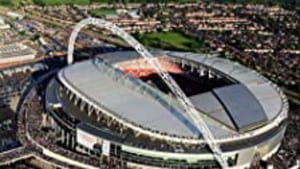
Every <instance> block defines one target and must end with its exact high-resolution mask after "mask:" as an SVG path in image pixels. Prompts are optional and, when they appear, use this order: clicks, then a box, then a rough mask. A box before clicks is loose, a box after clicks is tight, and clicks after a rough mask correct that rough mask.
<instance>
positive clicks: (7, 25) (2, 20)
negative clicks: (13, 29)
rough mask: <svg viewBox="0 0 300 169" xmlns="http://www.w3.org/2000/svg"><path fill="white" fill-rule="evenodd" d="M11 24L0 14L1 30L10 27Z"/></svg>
mask: <svg viewBox="0 0 300 169" xmlns="http://www.w3.org/2000/svg"><path fill="white" fill-rule="evenodd" d="M9 28H10V25H9V24H6V23H5V21H4V18H3V17H2V16H1V15H0V30H1V29H9Z"/></svg>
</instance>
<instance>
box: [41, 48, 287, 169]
mask: <svg viewBox="0 0 300 169" xmlns="http://www.w3.org/2000/svg"><path fill="white" fill-rule="evenodd" d="M156 57H157V58H158V60H159V62H160V64H161V65H162V68H163V70H164V71H167V72H169V73H170V74H171V76H172V77H173V78H174V79H175V81H176V82H177V83H178V85H179V86H180V87H181V89H182V90H183V91H184V93H185V94H186V95H187V96H188V97H189V99H190V100H191V102H192V103H193V104H194V105H195V107H196V109H197V111H199V113H200V114H201V116H202V118H203V119H204V120H205V122H206V124H207V125H208V128H209V129H210V131H211V132H212V134H213V136H214V138H215V139H216V142H217V143H218V144H220V147H221V149H222V151H223V153H224V157H225V158H226V160H227V161H228V163H229V165H230V166H231V167H233V168H245V167H249V165H250V164H251V162H252V161H254V160H255V159H257V158H258V157H259V158H262V159H265V158H268V157H269V156H271V155H272V154H273V153H275V152H276V151H277V149H278V148H279V146H280V142H281V140H282V138H283V136H284V132H285V128H286V117H287V112H288V103H287V99H286V97H285V95H284V94H283V93H282V91H281V90H280V89H279V88H278V87H277V86H276V85H274V84H272V83H271V82H270V81H269V80H267V79H266V78H264V77H262V76H261V75H259V74H257V73H256V72H254V71H252V70H250V69H248V68H246V67H243V66H241V65H239V64H237V63H233V62H231V61H229V60H225V59H221V58H217V57H214V56H211V55H204V54H193V53H181V52H158V53H156ZM45 107H46V109H47V111H48V112H49V121H48V123H49V124H50V126H51V127H53V129H54V130H55V131H56V132H57V133H59V134H60V135H61V139H62V140H63V144H64V145H65V146H66V147H68V148H70V149H73V150H75V151H78V152H80V153H84V154H89V155H91V156H99V157H100V156H106V157H113V158H117V159H120V160H122V161H125V162H126V163H127V166H130V167H133V166H134V167H141V168H218V167H219V164H218V163H217V161H216V160H215V159H214V156H213V154H212V153H211V150H210V149H209V148H208V145H207V144H206V143H205V141H204V139H203V136H202V134H201V131H200V130H199V129H198V128H197V127H195V124H194V122H193V121H192V120H191V119H190V118H188V117H187V116H185V113H184V110H183V108H182V106H181V104H180V103H179V101H178V100H176V98H174V96H173V94H172V92H171V91H170V90H169V89H168V88H167V86H166V85H165V84H164V83H163V82H162V81H161V80H160V79H159V77H158V75H157V74H156V71H155V70H154V69H153V68H151V66H149V65H148V64H147V62H145V61H144V60H143V59H141V58H139V56H138V55H137V54H136V53H135V52H115V53H108V54H104V55H100V56H98V57H97V58H95V59H90V60H86V61H82V62H78V63H75V64H73V65H70V66H68V67H65V68H64V69H62V70H60V72H59V73H58V75H57V77H56V78H54V79H53V80H52V81H51V82H49V84H48V87H47V90H46V105H45Z"/></svg>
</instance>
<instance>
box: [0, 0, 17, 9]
mask: <svg viewBox="0 0 300 169" xmlns="http://www.w3.org/2000/svg"><path fill="white" fill-rule="evenodd" d="M0 5H1V6H5V7H12V6H13V5H14V4H13V3H12V1H11V0H0Z"/></svg>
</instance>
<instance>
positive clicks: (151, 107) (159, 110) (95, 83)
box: [62, 60, 199, 137]
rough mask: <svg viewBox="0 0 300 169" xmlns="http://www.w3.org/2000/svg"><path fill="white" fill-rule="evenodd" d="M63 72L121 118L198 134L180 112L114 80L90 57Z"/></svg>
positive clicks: (159, 128)
mask: <svg viewBox="0 0 300 169" xmlns="http://www.w3.org/2000/svg"><path fill="white" fill-rule="evenodd" d="M62 75H63V78H64V79H65V80H66V81H68V83H69V84H70V85H72V86H74V88H76V89H77V90H78V91H79V92H80V93H81V94H82V96H85V97H88V98H89V99H90V100H91V101H93V102H95V103H97V104H98V105H101V107H104V108H106V109H108V110H110V111H111V112H113V113H114V114H116V115H117V116H119V117H121V118H123V119H126V120H128V121H130V122H133V123H135V124H137V125H141V126H143V127H145V128H149V129H152V130H156V131H160V132H163V133H168V134H170V135H180V136H186V137H193V136H194V137H197V136H198V135H197V133H196V132H195V131H193V127H191V125H193V124H191V123H190V122H189V121H188V120H187V119H184V117H183V116H182V115H180V113H174V112H173V111H171V110H169V109H168V108H167V107H165V106H163V105H162V104H160V103H159V102H158V101H157V100H155V99H153V98H151V97H150V96H149V95H145V94H142V93H140V92H138V91H135V90H132V89H131V88H129V87H128V86H126V85H125V84H121V83H119V82H118V81H115V80H114V79H113V78H112V77H110V76H108V75H107V74H105V73H103V72H101V71H100V70H99V69H98V68H97V66H95V64H94V63H93V62H92V61H91V60H88V61H84V62H80V63H75V64H74V65H72V66H69V67H68V68H67V69H64V70H63V72H62ZM198 134H199V133H198Z"/></svg>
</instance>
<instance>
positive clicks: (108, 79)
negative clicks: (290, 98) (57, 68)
mask: <svg viewBox="0 0 300 169" xmlns="http://www.w3.org/2000/svg"><path fill="white" fill-rule="evenodd" d="M165 54H167V55H168V56H170V58H176V59H179V60H184V61H185V62H193V63H195V64H196V65H197V64H198V65H199V66H201V67H208V68H210V69H213V70H216V71H217V72H220V73H222V74H223V75H225V76H228V77H229V78H232V79H234V80H235V81H237V84H233V85H229V86H225V87H221V88H216V89H213V90H212V91H209V92H205V93H200V94H198V95H194V96H191V97H190V98H189V99H190V100H191V101H192V103H193V104H194V105H195V107H196V109H197V110H199V113H204V116H203V118H205V120H206V122H207V124H208V127H209V128H210V130H211V131H212V133H213V134H214V136H215V137H216V138H223V137H226V136H231V135H236V133H237V132H245V131H248V129H252V127H253V126H256V127H259V126H261V125H264V124H266V123H268V122H270V121H272V120H274V119H275V118H276V117H277V116H278V115H279V114H280V113H281V112H282V111H283V109H286V106H284V102H285V100H283V97H282V95H281V93H280V92H279V91H280V90H278V89H276V86H274V85H273V84H272V83H270V82H269V81H268V80H267V79H265V78H264V77H262V76H260V75H259V74H257V73H256V72H254V71H252V70H250V69H248V68H246V67H244V66H241V65H239V64H235V63H233V62H230V61H228V60H225V59H221V58H217V57H212V56H209V55H201V54H190V53H181V52H165ZM99 57H100V58H101V59H103V60H104V61H105V62H107V63H109V64H116V63H119V62H123V61H128V60H131V59H135V58H137V57H138V56H137V54H136V53H135V52H115V53H109V54H105V55H101V56H99ZM104 67H105V66H104ZM104 67H103V65H102V64H96V63H95V61H94V60H88V61H83V62H79V63H75V64H73V65H70V66H68V67H67V68H65V69H63V70H62V71H61V72H60V73H59V78H60V79H63V81H64V82H65V83H68V85H70V86H72V87H73V88H75V89H76V90H77V91H78V92H79V93H80V94H81V95H82V96H83V97H85V98H88V99H89V100H90V101H91V102H93V104H96V105H99V107H103V108H104V109H105V110H108V111H109V112H111V113H112V114H114V115H115V116H117V117H119V118H121V119H123V120H125V121H127V122H130V123H132V124H135V125H137V126H142V127H143V128H145V129H149V130H152V131H158V132H161V133H165V134H169V135H177V136H183V137H193V138H196V137H198V136H199V131H198V130H197V129H196V128H195V127H194V124H193V123H192V122H191V120H190V119H187V118H185V117H184V116H182V109H181V108H180V106H178V104H177V103H176V102H171V101H170V99H168V96H165V94H163V93H162V92H161V91H158V90H153V88H151V87H150V86H148V85H147V84H144V83H143V82H142V81H141V80H138V79H135V78H132V77H130V76H124V74H123V73H122V72H119V71H116V70H115V72H114V71H113V70H105V69H106V68H104ZM224 126H227V128H226V127H224Z"/></svg>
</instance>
